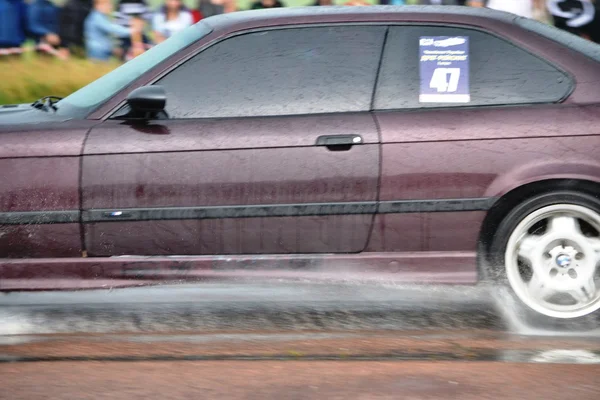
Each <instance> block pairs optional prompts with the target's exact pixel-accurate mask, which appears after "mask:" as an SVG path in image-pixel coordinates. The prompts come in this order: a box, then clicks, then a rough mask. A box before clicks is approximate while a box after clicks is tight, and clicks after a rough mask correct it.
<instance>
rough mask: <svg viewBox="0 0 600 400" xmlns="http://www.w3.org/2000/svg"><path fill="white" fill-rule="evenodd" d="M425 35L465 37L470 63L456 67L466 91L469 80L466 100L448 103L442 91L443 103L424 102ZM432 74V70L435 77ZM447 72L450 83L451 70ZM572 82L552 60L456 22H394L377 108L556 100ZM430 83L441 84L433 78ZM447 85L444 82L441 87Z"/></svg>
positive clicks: (377, 95)
mask: <svg viewBox="0 0 600 400" xmlns="http://www.w3.org/2000/svg"><path fill="white" fill-rule="evenodd" d="M422 38H429V40H431V39H430V38H441V40H445V39H443V38H461V39H467V42H468V47H467V48H468V51H467V52H468V65H465V64H463V65H462V66H459V68H458V69H461V72H462V74H463V75H462V76H461V78H460V79H461V88H460V89H462V90H464V87H463V86H462V85H463V83H462V80H463V79H467V80H468V82H467V83H465V84H467V85H468V91H469V96H468V100H466V101H458V102H444V99H448V98H449V97H448V96H445V97H444V96H440V101H439V102H437V101H428V102H421V101H420V99H421V100H422V99H423V96H421V94H422V93H423V92H424V91H427V90H428V89H427V87H425V86H426V85H430V81H429V76H426V77H423V79H422V77H421V74H422V72H420V68H421V67H422V64H423V61H422V58H421V54H422V48H423V42H422V41H421V42H420V40H421V39H422ZM425 40H427V39H425ZM453 40H454V39H453ZM420 44H421V46H420ZM462 48H463V49H464V48H465V47H462ZM450 49H451V48H450ZM420 53H421V54H420ZM441 68H443V67H441ZM466 74H468V76H467V75H466ZM434 75H435V74H433V73H432V74H431V77H433V76H434ZM448 77H449V78H450V82H451V79H452V78H451V75H450V74H449V75H448ZM425 79H426V80H425ZM432 80H433V79H432ZM571 84H572V83H571V79H570V78H569V76H568V75H566V74H565V73H564V72H562V71H560V70H558V69H557V68H555V67H554V66H552V65H551V64H549V63H548V62H546V61H544V60H542V59H540V58H538V57H536V56H534V55H532V54H531V53H529V52H527V51H525V50H523V49H521V48H519V47H517V46H515V45H513V44H511V43H509V42H507V41H505V40H503V39H500V38H498V37H495V36H493V35H490V34H487V33H484V32H481V31H477V30H472V29H466V28H454V27H436V26H394V27H390V31H389V34H388V38H387V42H386V45H385V50H384V57H383V60H382V66H381V73H380V77H379V80H378V85H377V92H376V96H375V103H374V108H375V109H378V110H384V109H405V108H428V107H457V106H487V105H509V104H527V103H552V102H557V101H560V100H562V99H563V98H564V97H566V96H567V95H568V94H569V93H570V91H571ZM430 86H433V87H436V88H437V87H439V85H435V84H434V83H431V85H430ZM450 86H451V85H450ZM444 90H446V88H445V87H444V88H443V89H441V91H444Z"/></svg>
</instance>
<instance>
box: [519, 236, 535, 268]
mask: <svg viewBox="0 0 600 400" xmlns="http://www.w3.org/2000/svg"><path fill="white" fill-rule="evenodd" d="M539 240H540V238H539V237H538V236H534V235H526V236H525V237H524V238H523V239H521V241H520V242H519V251H518V255H519V257H523V258H525V259H526V260H528V261H529V262H533V260H534V254H535V249H536V247H537V245H538V243H539Z"/></svg>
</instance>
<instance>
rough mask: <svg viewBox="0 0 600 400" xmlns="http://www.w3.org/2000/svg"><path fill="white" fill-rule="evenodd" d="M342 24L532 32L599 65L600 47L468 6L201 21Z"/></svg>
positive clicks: (244, 25)
mask: <svg viewBox="0 0 600 400" xmlns="http://www.w3.org/2000/svg"><path fill="white" fill-rule="evenodd" d="M340 22H342V23H343V22H346V23H347V22H351V23H360V22H384V23H386V22H432V23H445V24H460V25H472V26H479V27H483V28H488V29H491V30H493V29H494V28H498V27H503V28H507V26H508V29H511V28H513V27H514V29H517V30H520V31H529V32H533V33H535V34H538V35H540V36H543V37H546V38H548V39H550V40H552V41H554V42H557V43H559V44H561V45H563V46H565V47H569V48H572V49H575V50H576V51H578V52H580V53H582V54H584V55H585V56H587V57H589V58H591V59H593V60H594V61H597V62H600V45H598V44H595V43H593V42H591V41H589V40H585V39H582V38H580V37H578V36H576V35H573V34H571V33H568V32H566V31H563V30H560V29H557V28H555V27H553V26H550V25H548V24H545V23H542V22H539V21H536V20H533V19H530V18H525V17H521V16H518V15H516V14H512V13H508V12H504V11H497V10H492V9H489V8H484V7H465V6H378V5H375V6H354V7H350V6H310V7H282V8H274V9H269V10H266V9H265V10H250V11H239V12H234V13H227V14H220V15H216V16H213V17H209V18H206V19H203V20H202V21H200V23H206V24H207V25H209V26H210V27H211V28H212V29H213V30H214V31H219V32H221V33H228V32H235V31H240V30H245V29H253V28H260V27H273V26H285V25H299V24H319V23H340Z"/></svg>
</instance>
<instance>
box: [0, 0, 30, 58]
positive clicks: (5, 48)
mask: <svg viewBox="0 0 600 400" xmlns="http://www.w3.org/2000/svg"><path fill="white" fill-rule="evenodd" d="M26 30H27V5H26V4H25V2H24V1H23V0H0V57H1V58H2V59H6V58H7V57H8V56H18V55H20V54H21V53H22V52H23V49H22V48H21V46H22V45H23V42H25V32H26Z"/></svg>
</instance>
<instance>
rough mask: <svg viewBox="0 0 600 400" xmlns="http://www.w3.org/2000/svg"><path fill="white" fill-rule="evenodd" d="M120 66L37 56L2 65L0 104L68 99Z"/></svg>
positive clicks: (2, 63) (0, 65)
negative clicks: (57, 98)
mask: <svg viewBox="0 0 600 400" xmlns="http://www.w3.org/2000/svg"><path fill="white" fill-rule="evenodd" d="M117 65H118V64H116V63H111V64H94V63H92V62H90V61H86V60H69V61H66V62H65V61H60V60H54V59H49V60H46V59H40V58H36V57H35V56H30V57H26V58H24V59H23V60H11V61H2V62H0V69H1V71H2V72H1V73H0V76H1V79H0V104H15V103H28V102H31V101H34V100H36V99H38V98H40V97H42V96H48V95H54V96H61V97H64V96H67V95H69V94H70V93H72V92H74V91H76V90H78V89H79V88H81V87H83V86H85V85H87V84H88V83H90V82H92V81H93V80H95V79H98V78H99V77H101V76H102V75H104V74H106V73H107V72H109V71H110V70H112V69H113V68H115V67H116V66H117Z"/></svg>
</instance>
